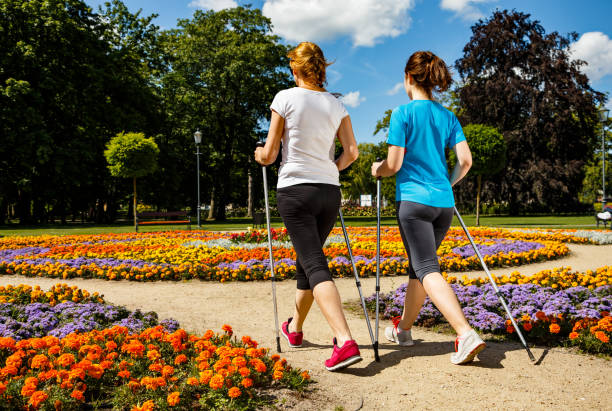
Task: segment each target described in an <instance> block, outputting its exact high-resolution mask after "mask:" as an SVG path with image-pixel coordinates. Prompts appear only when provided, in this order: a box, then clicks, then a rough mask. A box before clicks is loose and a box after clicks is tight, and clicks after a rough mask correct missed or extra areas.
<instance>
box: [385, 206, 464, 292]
mask: <svg viewBox="0 0 612 411" xmlns="http://www.w3.org/2000/svg"><path fill="white" fill-rule="evenodd" d="M452 221H453V209H452V207H450V208H446V207H444V208H443V207H432V206H428V205H424V204H420V203H415V202H412V201H398V202H397V222H398V225H399V230H400V234H401V235H402V242H403V243H404V247H405V248H406V252H407V253H408V259H409V262H410V268H409V271H408V277H409V278H418V279H419V281H420V282H423V278H425V276H426V275H427V274H430V273H436V272H437V273H439V272H440V264H439V263H438V255H437V254H436V251H437V250H438V247H440V244H442V240H444V236H445V235H446V233H447V232H448V229H449V228H450V225H451V222H452Z"/></svg>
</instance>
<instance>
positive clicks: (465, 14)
mask: <svg viewBox="0 0 612 411" xmlns="http://www.w3.org/2000/svg"><path fill="white" fill-rule="evenodd" d="M491 1H496V0H442V1H441V2H440V8H442V9H444V10H450V11H454V12H455V15H456V16H460V17H461V18H462V19H464V20H469V21H472V20H478V19H481V18H483V17H485V15H484V14H483V13H482V12H481V11H480V10H479V9H478V7H476V6H475V5H474V4H476V3H489V2H491Z"/></svg>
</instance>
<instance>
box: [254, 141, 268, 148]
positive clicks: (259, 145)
mask: <svg viewBox="0 0 612 411" xmlns="http://www.w3.org/2000/svg"><path fill="white" fill-rule="evenodd" d="M265 145H266V142H265V141H261V140H260V141H258V142H257V143H255V147H263V146H265Z"/></svg>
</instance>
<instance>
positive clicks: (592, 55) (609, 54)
mask: <svg viewBox="0 0 612 411" xmlns="http://www.w3.org/2000/svg"><path fill="white" fill-rule="evenodd" d="M569 51H570V55H571V56H572V58H574V59H577V60H584V61H586V62H587V64H586V65H583V66H582V71H583V72H584V74H586V75H587V76H588V77H589V80H591V81H597V80H599V79H600V78H602V77H604V76H607V75H609V74H612V39H610V37H608V36H607V35H606V34H604V33H602V32H599V31H591V32H589V33H584V34H583V35H582V36H580V38H579V39H578V41H576V42H575V43H572V44H571V45H570V50H569Z"/></svg>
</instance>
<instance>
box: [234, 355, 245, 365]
mask: <svg viewBox="0 0 612 411" xmlns="http://www.w3.org/2000/svg"><path fill="white" fill-rule="evenodd" d="M232 364H234V365H235V366H236V367H244V366H245V365H246V364H247V361H246V359H245V358H244V357H236V358H234V359H233V360H232Z"/></svg>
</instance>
